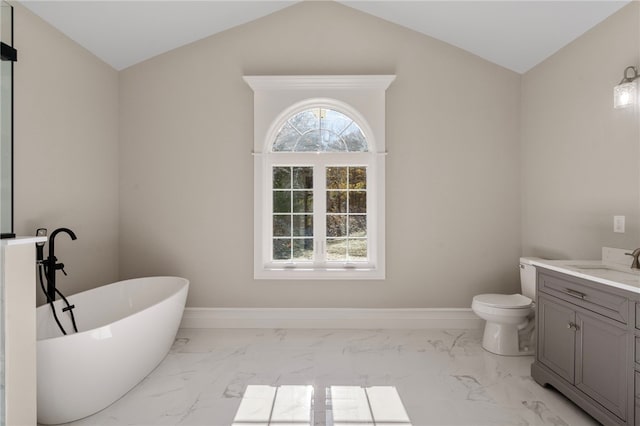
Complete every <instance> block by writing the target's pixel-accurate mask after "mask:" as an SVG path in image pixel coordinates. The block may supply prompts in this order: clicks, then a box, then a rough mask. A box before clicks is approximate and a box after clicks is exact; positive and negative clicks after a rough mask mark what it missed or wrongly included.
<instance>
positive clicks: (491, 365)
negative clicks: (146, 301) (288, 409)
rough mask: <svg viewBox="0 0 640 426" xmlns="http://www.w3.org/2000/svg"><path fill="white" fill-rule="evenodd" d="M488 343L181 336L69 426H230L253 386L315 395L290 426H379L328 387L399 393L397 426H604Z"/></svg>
mask: <svg viewBox="0 0 640 426" xmlns="http://www.w3.org/2000/svg"><path fill="white" fill-rule="evenodd" d="M481 337H482V333H481V330H300V329H289V330H283V329H275V330H273V329H258V330H248V329H181V330H180V331H179V332H178V336H177V338H176V341H175V343H174V345H173V347H172V349H171V351H170V353H169V355H168V356H167V357H166V358H165V360H164V361H163V362H162V363H161V364H160V365H159V366H158V367H157V368H156V369H155V370H154V371H153V372H152V373H151V374H150V375H149V376H148V377H147V378H145V379H144V380H143V381H142V382H141V383H140V384H139V385H137V386H136V387H135V388H133V389H132V390H131V391H130V392H129V393H127V394H126V395H125V396H124V397H122V398H121V399H120V400H118V401H116V402H115V403H114V404H112V405H111V406H110V407H107V408H106V409H104V410H102V411H101V412H99V413H96V414H94V415H93V416H90V417H87V418H85V419H82V420H78V421H75V422H72V423H68V424H69V425H73V426H86V425H101V426H109V425H139V426H142V425H198V426H199V425H202V426H204V425H207V426H218V425H220V426H222V425H224V426H229V425H232V424H234V418H235V417H236V413H237V412H238V407H239V406H240V404H241V401H242V398H243V395H244V394H245V392H247V389H248V388H249V389H250V390H251V392H254V391H256V390H267V391H269V392H271V393H274V392H275V391H274V390H273V389H281V393H282V394H283V395H284V394H285V393H286V392H285V391H287V390H290V389H291V385H296V386H297V387H298V388H299V389H303V390H304V389H307V390H308V389H311V390H312V392H311V393H310V394H312V396H311V397H310V398H311V401H310V406H311V408H310V411H311V413H310V417H311V421H310V422H306V423H305V422H302V423H297V422H291V421H289V422H288V423H282V424H287V425H298V426H302V425H304V424H307V425H309V424H312V425H317V426H338V425H340V426H347V425H353V426H356V425H358V426H363V425H369V424H370V425H374V423H373V422H366V421H365V422H362V421H359V420H357V417H356V416H355V415H354V417H353V418H352V419H351V420H352V421H349V419H350V418H346V420H345V419H343V421H342V422H339V421H337V420H336V416H335V413H334V412H332V410H334V411H335V406H336V401H333V403H332V401H331V400H330V398H329V397H328V396H327V395H329V394H330V393H331V392H327V389H330V390H331V389H333V390H334V393H336V391H337V390H341V391H345V389H346V391H347V393H349V392H352V391H354V390H355V391H359V392H360V395H363V393H362V392H363V389H365V390H368V391H369V392H372V394H373V391H372V390H371V389H373V390H378V391H379V390H383V391H385V392H387V391H390V392H391V393H393V394H394V395H396V394H397V397H399V400H401V402H402V404H400V409H402V408H404V410H405V412H406V415H407V416H408V418H409V421H410V423H407V422H402V421H400V422H398V421H396V422H395V423H394V424H395V425H397V426H398V425H400V426H402V425H403V426H407V425H413V426H427V425H470V426H471V425H473V426H479V425H522V426H526V425H553V426H573V425H580V426H582V425H597V424H598V423H597V422H596V421H595V420H593V419H592V418H591V417H589V416H588V415H587V414H585V413H584V412H583V411H581V410H580V409H579V408H578V407H577V406H575V405H573V404H572V403H571V402H570V401H569V400H567V399H566V398H564V397H563V396H562V395H561V394H559V393H558V392H556V391H555V390H553V389H549V388H543V387H541V386H539V385H538V384H537V383H535V382H534V381H533V379H532V378H531V377H530V375H529V368H530V365H531V362H532V361H533V358H532V357H501V356H497V355H494V354H491V353H488V352H486V351H484V350H483V349H482V347H481V345H480V341H481ZM259 385H262V386H259ZM264 385H267V386H264ZM303 385H307V386H303ZM332 387H333V388H332ZM270 389H271V390H270ZM305 392H306V391H305ZM248 393H249V392H247V394H248ZM303 393H304V392H303ZM387 393H388V392H387ZM305 395H306V394H305ZM365 401H366V399H365ZM372 401H373V400H372ZM392 402H394V401H392ZM269 403H271V402H269ZM244 404H245V405H246V404H247V403H244ZM370 404H371V402H370ZM249 405H250V404H249ZM273 405H274V406H275V405H277V404H275V403H274V404H273ZM332 407H334V408H332ZM298 408H299V407H298ZM383 408H384V407H383ZM370 409H371V410H372V411H375V410H376V407H375V406H373V405H372V406H371V407H370ZM271 410H272V411H273V408H271ZM366 411H367V412H366V413H364V414H365V415H369V414H368V413H369V411H368V410H366ZM382 411H384V410H382ZM267 412H269V410H267ZM275 420H276V419H273V418H272V423H271V425H275V424H281V423H278V422H276V421H275ZM236 424H237V425H245V423H239V422H236ZM246 424H252V425H256V426H257V425H265V426H266V425H269V423H268V421H264V422H254V423H246ZM375 424H377V425H380V424H382V423H381V422H380V421H378V422H377V423H375Z"/></svg>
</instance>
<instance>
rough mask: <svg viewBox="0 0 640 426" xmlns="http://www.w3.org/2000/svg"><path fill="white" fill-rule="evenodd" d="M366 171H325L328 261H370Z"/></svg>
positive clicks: (350, 168) (345, 169) (331, 168)
mask: <svg viewBox="0 0 640 426" xmlns="http://www.w3.org/2000/svg"><path fill="white" fill-rule="evenodd" d="M366 182H367V175H366V167H351V166H345V167H327V168H326V192H327V195H326V197H327V207H326V215H327V216H326V221H327V224H326V249H325V250H326V252H325V256H326V259H327V261H344V262H347V261H355V262H363V261H367V260H368V238H367V189H366V187H367V186H366Z"/></svg>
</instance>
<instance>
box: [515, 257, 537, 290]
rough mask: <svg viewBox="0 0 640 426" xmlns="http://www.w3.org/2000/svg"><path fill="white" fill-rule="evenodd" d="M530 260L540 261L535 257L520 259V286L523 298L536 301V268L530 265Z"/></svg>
mask: <svg viewBox="0 0 640 426" xmlns="http://www.w3.org/2000/svg"><path fill="white" fill-rule="evenodd" d="M532 260H541V259H540V258H537V257H521V258H520V286H521V287H522V295H523V296H527V297H528V298H529V299H531V300H536V267H535V266H533V265H532V264H531V261H532Z"/></svg>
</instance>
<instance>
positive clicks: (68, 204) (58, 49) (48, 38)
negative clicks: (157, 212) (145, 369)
mask: <svg viewBox="0 0 640 426" xmlns="http://www.w3.org/2000/svg"><path fill="white" fill-rule="evenodd" d="M14 26H15V44H14V46H15V47H16V49H18V62H16V63H15V86H14V91H15V105H14V108H15V109H14V119H15V139H14V143H15V155H14V161H15V187H14V196H15V232H16V233H17V234H18V235H35V231H36V228H39V227H46V228H49V232H51V231H53V230H54V229H55V228H57V227H61V226H65V227H69V228H71V229H73V230H74V231H75V232H76V234H77V235H78V240H76V241H73V242H72V241H70V240H69V239H68V238H67V236H66V235H61V236H60V237H59V238H58V239H57V241H56V253H57V255H58V258H59V259H60V261H61V262H63V263H64V264H65V265H66V271H67V273H68V274H69V276H67V277H65V276H63V275H62V274H61V273H59V278H58V284H59V287H60V289H61V290H62V292H63V293H65V294H73V293H76V292H78V291H82V290H86V289H89V288H93V287H96V286H99V285H104V284H108V283H110V282H114V281H115V280H117V278H118V256H117V252H118V73H117V72H116V71H115V70H114V69H113V68H111V67H110V66H109V65H107V64H105V63H104V62H102V61H100V60H99V59H98V58H96V57H95V56H94V55H92V54H91V53H89V52H88V51H87V50H85V49H84V48H82V47H80V46H79V45H78V44H77V43H75V42H73V41H71V40H70V39H68V38H67V37H66V36H64V35H63V34H62V33H60V32H59V31H57V30H56V29H54V28H53V27H51V26H50V25H49V24H47V23H45V22H44V21H42V19H40V18H39V17H37V16H35V15H34V14H32V13H31V12H29V11H28V10H26V9H25V8H24V7H22V6H21V5H19V4H14ZM37 293H38V296H39V299H38V300H39V301H40V302H42V301H43V300H44V298H43V297H41V296H40V293H41V292H40V291H39V290H38V292H37Z"/></svg>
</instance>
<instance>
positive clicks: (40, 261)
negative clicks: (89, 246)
mask: <svg viewBox="0 0 640 426" xmlns="http://www.w3.org/2000/svg"><path fill="white" fill-rule="evenodd" d="M61 232H64V233H66V234H68V235H69V237H71V239H72V240H75V239H77V237H76V234H75V233H74V232H73V231H72V230H71V229H69V228H58V229H56V230H54V231H53V232H52V233H51V236H50V237H49V256H48V257H47V258H46V259H45V258H44V244H45V243H44V242H41V243H36V261H37V265H38V275H39V277H40V287H41V288H42V292H43V293H44V295H45V297H46V299H47V303H49V306H51V311H52V313H53V318H54V319H55V321H56V323H57V324H58V327H59V328H60V331H61V332H62V334H67V332H66V331H65V329H64V327H63V326H62V324H61V323H60V320H59V318H58V315H57V313H56V309H55V306H54V302H55V300H56V293H57V294H58V295H59V296H60V297H61V298H62V300H63V301H64V303H65V305H66V307H64V308H62V312H67V311H69V314H70V316H71V323H72V324H73V329H74V330H75V331H76V332H78V327H77V326H76V320H75V316H74V314H73V309H74V308H75V305H70V304H69V301H68V300H67V298H66V297H64V295H63V294H62V293H61V292H60V290H58V289H57V288H56V271H58V270H62V272H63V273H64V274H65V275H67V273H66V272H65V270H64V263H58V258H57V257H56V256H55V238H56V235H58V234H59V233H61ZM46 235H47V229H46V228H38V230H37V231H36V236H38V237H45V236H46ZM43 272H44V277H45V279H46V281H47V287H46V289H45V286H44V280H43V278H42V276H43Z"/></svg>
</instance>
